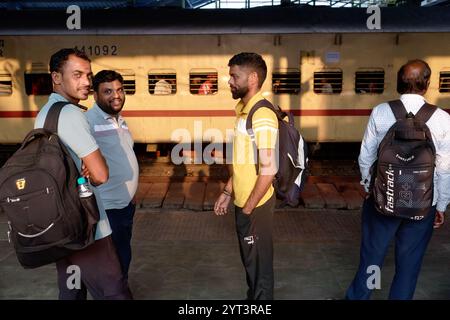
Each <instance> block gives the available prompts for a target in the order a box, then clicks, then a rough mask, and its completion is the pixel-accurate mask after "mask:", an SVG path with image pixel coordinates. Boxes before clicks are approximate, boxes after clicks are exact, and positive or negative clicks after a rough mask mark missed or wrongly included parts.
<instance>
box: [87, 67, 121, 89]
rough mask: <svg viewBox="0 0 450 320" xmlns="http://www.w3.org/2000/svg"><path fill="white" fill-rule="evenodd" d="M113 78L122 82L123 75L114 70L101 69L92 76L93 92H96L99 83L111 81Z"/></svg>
mask: <svg viewBox="0 0 450 320" xmlns="http://www.w3.org/2000/svg"><path fill="white" fill-rule="evenodd" d="M115 80H119V82H120V83H121V84H123V77H122V75H121V74H120V73H118V72H116V71H114V70H102V71H100V72H98V73H97V74H96V75H95V76H94V79H92V88H93V89H94V91H95V92H98V87H99V86H100V83H104V82H113V81H115Z"/></svg>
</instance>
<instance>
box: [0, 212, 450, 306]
mask: <svg viewBox="0 0 450 320" xmlns="http://www.w3.org/2000/svg"><path fill="white" fill-rule="evenodd" d="M5 232H6V219H5V217H4V216H0V299H57V295H58V292H57V287H56V271H55V267H54V266H53V265H49V266H45V267H42V268H39V269H35V270H24V269H23V268H22V267H20V265H19V264H18V262H17V259H16V256H15V254H14V251H13V249H12V247H11V246H10V244H9V243H8V242H7V241H6V234H5ZM274 237H275V243H274V247H275V257H274V267H275V299H334V298H337V299H338V298H342V297H343V296H344V293H345V290H346V288H347V286H348V285H349V283H350V281H351V280H352V278H353V276H354V273H355V271H356V268H357V265H358V259H359V237H360V218H359V210H337V209H305V208H297V209H291V210H277V211H276V212H275V226H274ZM132 246H133V260H132V264H131V269H130V275H129V277H130V287H131V289H132V291H133V293H134V296H135V298H136V299H206V300H209V299H232V300H234V299H243V298H244V297H245V292H246V287H245V276H244V271H243V267H242V266H241V262H240V258H239V249H238V245H237V240H236V236H235V231H234V220H233V214H232V213H231V214H228V215H227V216H223V217H217V216H215V215H214V214H213V213H212V212H211V211H192V210H183V209H181V210H179V209H165V208H158V209H142V208H141V209H139V210H138V212H137V214H136V218H135V229H134V236H133V242H132ZM449 266H450V223H449V222H447V223H446V224H445V225H444V227H443V228H441V229H439V230H438V231H436V232H435V233H434V235H433V238H432V241H431V243H430V245H429V248H428V252H427V254H426V256H425V259H424V263H423V267H422V272H421V275H420V278H419V281H418V285H417V290H416V294H415V297H414V298H415V299H450V275H449V272H448V271H449ZM393 272H394V258H393V250H392V248H391V249H390V251H389V254H388V256H387V257H386V260H385V266H384V268H383V270H382V278H381V290H375V292H374V294H373V299H386V297H387V295H388V291H389V284H390V281H391V280H392V276H393Z"/></svg>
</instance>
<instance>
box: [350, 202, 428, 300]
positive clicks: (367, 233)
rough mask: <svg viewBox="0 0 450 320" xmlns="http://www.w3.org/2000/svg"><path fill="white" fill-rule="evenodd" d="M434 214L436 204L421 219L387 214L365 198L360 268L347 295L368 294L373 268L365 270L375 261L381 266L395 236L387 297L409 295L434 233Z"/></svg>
mask: <svg viewBox="0 0 450 320" xmlns="http://www.w3.org/2000/svg"><path fill="white" fill-rule="evenodd" d="M435 215H436V208H435V207H432V208H430V212H429V214H428V215H427V216H426V217H425V218H424V219H423V220H420V221H414V220H407V219H402V218H396V217H389V216H384V215H381V214H380V213H378V212H377V211H376V209H375V206H374V203H373V201H372V200H371V199H370V200H366V201H364V205H363V209H362V217H361V219H362V221H361V223H362V234H361V251H360V263H359V269H358V271H357V273H356V276H355V278H354V280H353V282H352V283H351V285H350V288H349V289H348V290H347V293H346V298H347V299H352V300H353V299H369V298H370V295H371V293H372V290H371V289H369V288H368V285H367V280H368V278H369V277H371V276H372V274H373V271H369V272H368V270H367V268H368V267H369V266H371V265H375V266H378V267H379V268H380V269H381V267H382V265H383V261H384V257H385V256H386V253H387V250H388V248H389V244H390V242H391V240H392V239H393V238H395V276H394V279H393V281H392V284H391V289H390V292H389V299H395V300H409V299H412V298H413V295H414V291H415V289H416V283H417V278H418V277H419V272H420V267H421V265H422V260H423V256H424V254H425V250H426V248H427V245H428V243H429V241H430V239H431V235H432V233H433V223H434V218H435ZM369 282H370V279H369Z"/></svg>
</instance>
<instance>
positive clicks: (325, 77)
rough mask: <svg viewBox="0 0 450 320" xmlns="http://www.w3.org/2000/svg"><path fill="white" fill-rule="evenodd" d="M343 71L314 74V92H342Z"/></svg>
mask: <svg viewBox="0 0 450 320" xmlns="http://www.w3.org/2000/svg"><path fill="white" fill-rule="evenodd" d="M342 77H343V75H342V70H340V69H337V70H326V71H318V72H314V92H315V93H318V94H338V93H341V92H342Z"/></svg>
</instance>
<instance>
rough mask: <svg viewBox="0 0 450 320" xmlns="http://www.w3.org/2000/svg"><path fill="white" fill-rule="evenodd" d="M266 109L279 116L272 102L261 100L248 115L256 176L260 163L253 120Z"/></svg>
mask: <svg viewBox="0 0 450 320" xmlns="http://www.w3.org/2000/svg"><path fill="white" fill-rule="evenodd" d="M264 107H265V108H269V109H271V110H272V111H273V112H274V113H275V115H277V112H276V111H275V107H274V106H273V104H272V103H270V101H269V100H267V99H261V100H259V101H258V102H257V103H255V105H254V106H253V107H252V108H251V109H250V112H249V113H248V115H247V120H246V122H245V129H246V131H247V133H248V134H249V135H250V138H251V140H252V142H253V155H254V157H255V159H256V163H255V169H256V175H258V174H259V161H258V147H257V146H256V141H255V134H254V132H253V129H252V119H253V114H255V112H256V111H258V109H260V108H264ZM277 117H278V115H277Z"/></svg>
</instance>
